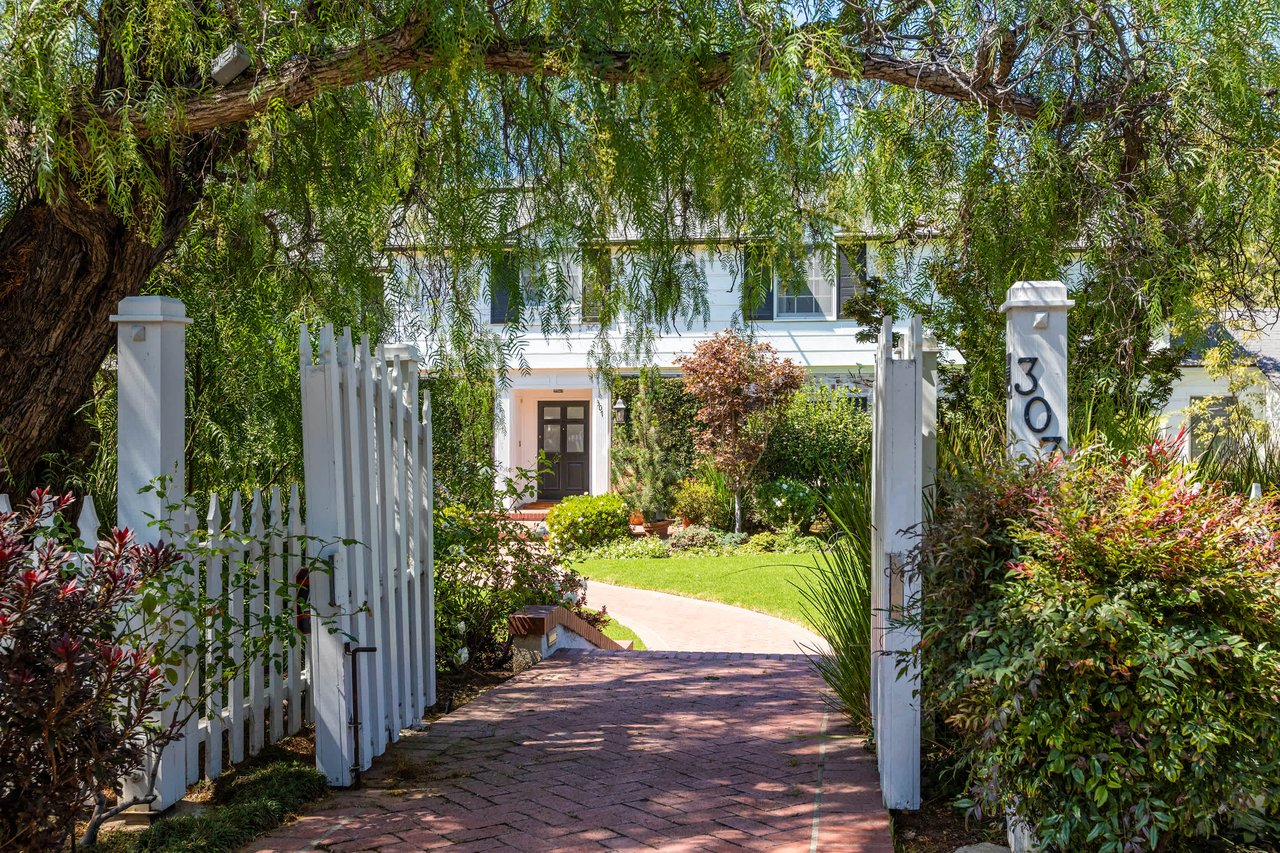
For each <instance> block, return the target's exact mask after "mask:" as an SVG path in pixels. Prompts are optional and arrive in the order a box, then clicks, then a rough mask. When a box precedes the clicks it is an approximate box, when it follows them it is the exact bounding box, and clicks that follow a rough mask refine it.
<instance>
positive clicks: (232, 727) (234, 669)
mask: <svg viewBox="0 0 1280 853" xmlns="http://www.w3.org/2000/svg"><path fill="white" fill-rule="evenodd" d="M226 531H227V538H226V550H227V608H228V611H229V612H230V614H231V620H232V623H233V624H234V625H244V624H245V600H244V598H245V596H244V593H245V589H244V575H245V571H244V558H245V547H244V508H243V502H242V500H241V498H240V492H239V490H237V491H236V492H234V493H233V494H232V495H231V509H230V510H229V518H228V519H227V526H226ZM226 645H227V647H228V652H227V653H228V656H229V657H230V659H231V678H230V679H228V680H227V708H228V710H229V714H228V722H227V727H228V729H229V731H230V732H231V735H230V739H231V743H230V747H231V763H232V764H239V763H240V762H241V761H244V758H245V751H244V739H245V728H244V725H245V714H244V705H245V684H244V681H245V679H244V646H243V645H241V644H240V643H239V642H236V640H235V638H234V637H232V638H230V639H229V641H228V642H227V644H226Z"/></svg>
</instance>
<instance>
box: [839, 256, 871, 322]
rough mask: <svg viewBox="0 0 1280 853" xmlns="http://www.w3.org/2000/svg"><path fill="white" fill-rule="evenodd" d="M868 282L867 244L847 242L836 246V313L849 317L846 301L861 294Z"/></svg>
mask: <svg viewBox="0 0 1280 853" xmlns="http://www.w3.org/2000/svg"><path fill="white" fill-rule="evenodd" d="M866 284H867V244H866V243H852V244H850V243H846V244H844V245H841V246H837V247H836V313H837V316H839V317H848V316H849V312H848V311H846V310H845V307H844V306H845V303H846V302H848V301H849V300H850V299H852V298H853V297H855V296H861V295H862V294H863V293H864V292H865V290H866Z"/></svg>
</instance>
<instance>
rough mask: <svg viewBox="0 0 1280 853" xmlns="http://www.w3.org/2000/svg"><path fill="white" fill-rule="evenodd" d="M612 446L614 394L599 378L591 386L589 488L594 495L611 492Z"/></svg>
mask: <svg viewBox="0 0 1280 853" xmlns="http://www.w3.org/2000/svg"><path fill="white" fill-rule="evenodd" d="M612 446H613V394H612V393H610V391H609V389H608V388H605V387H604V386H603V385H602V384H601V381H600V379H599V378H597V379H596V380H595V382H593V383H592V385H591V482H590V483H589V484H588V488H589V489H590V491H591V494H593V495H604V494H608V492H609V485H610V483H609V481H610V473H611V471H612V467H613V466H612V465H611V464H610V459H609V455H610V454H609V451H610V448H611V447H612Z"/></svg>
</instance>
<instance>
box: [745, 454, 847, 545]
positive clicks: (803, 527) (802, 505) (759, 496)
mask: <svg viewBox="0 0 1280 853" xmlns="http://www.w3.org/2000/svg"><path fill="white" fill-rule="evenodd" d="M837 470H838V469H837ZM754 514H755V517H756V520H757V521H759V522H760V523H761V524H763V525H764V526H765V527H767V528H769V529H771V530H777V531H796V530H800V531H806V532H807V531H808V530H809V528H810V527H811V526H812V525H813V523H814V521H816V520H817V518H818V493H817V491H816V490H814V489H812V488H810V487H809V486H807V485H805V484H804V483H802V482H800V481H799V480H793V479H791V478H790V477H779V478H778V479H776V480H766V481H765V482H763V483H761V484H760V485H758V486H756V492H755V513H754Z"/></svg>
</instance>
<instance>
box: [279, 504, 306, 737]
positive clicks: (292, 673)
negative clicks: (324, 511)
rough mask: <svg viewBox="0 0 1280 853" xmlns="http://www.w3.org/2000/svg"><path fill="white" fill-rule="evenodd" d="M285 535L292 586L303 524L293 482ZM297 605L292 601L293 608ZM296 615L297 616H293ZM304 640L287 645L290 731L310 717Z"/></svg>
mask: <svg viewBox="0 0 1280 853" xmlns="http://www.w3.org/2000/svg"><path fill="white" fill-rule="evenodd" d="M286 535H287V537H288V547H289V554H288V557H287V558H286V560H285V581H286V583H288V584H289V585H290V587H289V588H291V589H293V588H295V587H294V586H293V585H294V584H297V583H299V580H300V579H299V573H300V572H301V571H302V551H303V547H304V545H303V541H302V536H303V527H302V501H301V499H300V498H299V496H298V486H297V484H296V483H295V484H294V485H292V486H290V487H289V525H288V528H287V529H286ZM296 607H297V605H296V604H295V609H296ZM295 618H296V617H295ZM304 651H305V650H304V648H303V644H302V643H301V642H295V643H293V644H291V645H290V646H289V661H288V664H287V667H288V670H287V671H288V689H287V691H286V698H287V701H288V703H289V714H288V718H289V725H288V728H287V729H286V731H287V732H288V733H289V734H291V735H296V734H297V733H298V732H300V731H302V726H303V723H304V721H306V720H310V719H311V713H310V711H309V710H308V708H307V706H306V703H307V701H309V699H308V698H307V694H305V693H304V692H303V691H304V683H305V682H304V673H303V666H304V662H305V661H306V659H307V655H306V654H305V653H304Z"/></svg>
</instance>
